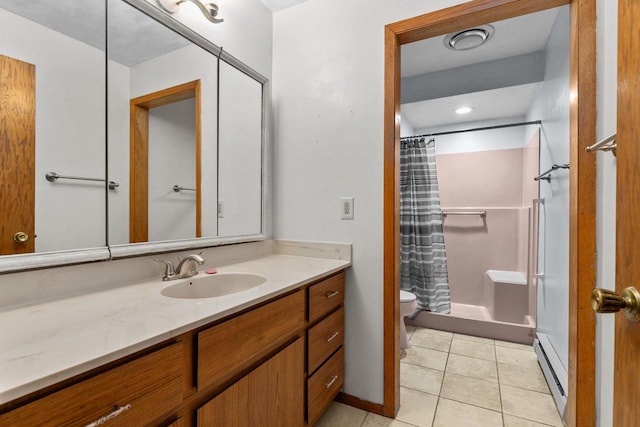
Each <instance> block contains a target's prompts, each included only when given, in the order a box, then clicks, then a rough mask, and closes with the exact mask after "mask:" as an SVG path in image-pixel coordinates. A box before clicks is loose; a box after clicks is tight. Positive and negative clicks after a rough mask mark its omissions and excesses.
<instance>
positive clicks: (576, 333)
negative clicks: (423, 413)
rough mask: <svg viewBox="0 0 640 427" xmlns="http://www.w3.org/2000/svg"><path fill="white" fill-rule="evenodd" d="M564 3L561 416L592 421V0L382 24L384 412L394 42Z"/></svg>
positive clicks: (392, 325) (392, 408) (520, 1)
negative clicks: (564, 372) (566, 85)
mask: <svg viewBox="0 0 640 427" xmlns="http://www.w3.org/2000/svg"><path fill="white" fill-rule="evenodd" d="M565 4H569V5H570V15H571V18H570V21H571V29H570V39H571V44H570V55H569V56H570V71H569V74H570V78H569V79H570V104H569V110H570V137H569V139H570V150H569V152H570V164H571V170H570V179H569V182H570V183H569V188H570V191H569V192H570V202H569V206H570V207H569V211H570V215H569V216H570V220H569V229H570V234H569V248H570V255H569V295H570V299H569V386H568V388H569V390H568V399H569V400H568V403H567V411H566V413H567V415H566V419H567V423H568V424H569V425H593V424H594V422H595V410H594V405H595V379H594V375H593V371H594V369H595V349H594V346H593V342H594V340H595V316H594V314H593V312H591V310H590V309H589V294H590V291H591V289H592V288H593V284H594V283H595V268H594V265H595V262H594V257H595V255H594V254H595V185H594V181H595V159H594V158H593V157H591V156H588V154H587V153H586V152H585V151H584V149H585V148H586V147H587V146H589V145H591V144H592V143H593V142H594V140H595V78H594V76H595V33H594V31H593V28H594V23H595V3H594V2H593V1H591V0H574V1H540V2H530V1H525V0H516V1H509V2H505V1H498V0H479V1H473V2H469V3H466V4H462V5H459V6H455V7H452V8H448V9H444V10H440V11H437V12H433V13H430V14H426V15H422V16H418V17H415V18H411V19H408V20H404V21H400V22H396V23H393V24H390V25H388V26H387V27H386V39H385V54H386V55H385V144H384V153H385V155H384V159H385V161H384V164H385V166H384V168H385V169H384V177H385V178H384V180H385V183H384V206H385V207H384V218H385V224H384V354H385V362H384V376H385V380H384V384H385V387H384V405H383V406H384V414H385V415H387V416H394V415H395V413H396V412H397V409H398V407H399V403H400V402H399V377H400V375H399V358H400V347H399V321H400V313H399V311H400V308H399V298H400V293H399V278H400V260H399V254H400V250H399V248H400V236H399V198H400V197H399V171H400V167H399V165H400V47H401V45H404V44H408V43H412V42H415V41H418V40H424V39H427V38H430V37H435V36H439V35H443V34H448V33H451V32H454V31H461V30H464V29H467V28H471V27H474V26H479V25H483V24H486V23H488V22H495V21H501V20H505V19H509V18H514V17H516V16H520V15H524V14H530V13H534V12H539V11H542V10H546V9H550V8H553V7H557V6H562V5H565Z"/></svg>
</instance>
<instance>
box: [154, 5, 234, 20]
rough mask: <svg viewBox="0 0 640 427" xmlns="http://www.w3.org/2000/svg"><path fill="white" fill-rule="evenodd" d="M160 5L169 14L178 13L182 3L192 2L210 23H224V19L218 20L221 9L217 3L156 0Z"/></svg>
mask: <svg viewBox="0 0 640 427" xmlns="http://www.w3.org/2000/svg"><path fill="white" fill-rule="evenodd" d="M156 1H157V2H158V5H160V7H161V8H162V10H164V11H165V12H167V13H172V14H173V13H176V12H177V11H178V10H179V9H180V5H181V4H182V3H187V2H191V3H193V4H195V5H196V6H198V9H200V12H202V14H203V15H204V16H205V18H207V19H208V20H209V21H211V22H213V23H214V24H219V23H221V22H224V19H221V18H218V17H217V16H218V12H219V8H218V5H217V4H215V3H202V2H201V1H200V0H156Z"/></svg>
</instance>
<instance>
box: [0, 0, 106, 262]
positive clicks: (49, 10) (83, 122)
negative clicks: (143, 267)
mask: <svg viewBox="0 0 640 427" xmlns="http://www.w3.org/2000/svg"><path fill="white" fill-rule="evenodd" d="M87 3H91V4H90V7H87ZM0 40H1V42H0V189H1V191H0V218H1V219H0V255H2V256H0V259H6V258H7V255H15V254H34V253H37V254H42V253H52V252H55V251H70V250H77V249H83V248H96V247H100V246H102V247H104V246H105V244H106V236H105V183H104V180H105V128H106V120H105V54H104V50H105V42H106V38H105V3H104V1H83V2H79V1H74V0H60V1H56V2H47V1H28V2H27V1H22V0H2V1H0ZM47 178H48V179H47ZM113 187H114V188H115V184H114V185H113ZM104 252H107V251H106V249H104ZM94 255H95V254H94ZM10 258H11V259H13V261H12V262H14V263H17V265H20V264H21V263H22V262H23V261H21V260H20V259H22V258H25V257H18V258H19V259H18V260H15V258H16V257H10ZM26 258H33V257H26Z"/></svg>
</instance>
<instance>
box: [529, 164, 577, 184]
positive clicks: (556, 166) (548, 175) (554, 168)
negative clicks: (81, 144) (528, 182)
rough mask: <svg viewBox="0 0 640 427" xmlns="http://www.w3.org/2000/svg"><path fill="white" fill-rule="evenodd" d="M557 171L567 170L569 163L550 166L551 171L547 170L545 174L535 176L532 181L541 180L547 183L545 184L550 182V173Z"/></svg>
mask: <svg viewBox="0 0 640 427" xmlns="http://www.w3.org/2000/svg"><path fill="white" fill-rule="evenodd" d="M558 169H569V163H565V164H564V165H553V166H551V169H549V170H548V171H546V172H543V173H541V174H540V175H538V176H536V177H535V178H533V180H534V181H540V180H541V179H543V180H545V181H547V182H549V183H550V182H551V172H553V171H555V170H558Z"/></svg>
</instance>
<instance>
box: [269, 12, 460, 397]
mask: <svg viewBox="0 0 640 427" xmlns="http://www.w3.org/2000/svg"><path fill="white" fill-rule="evenodd" d="M458 3H462V2H461V1H455V0H438V1H429V2H425V1H422V0H350V1H344V0H308V1H306V2H304V3H302V4H300V5H298V6H295V7H292V8H289V9H285V10H282V11H280V12H277V13H275V14H274V36H273V45H274V50H273V89H272V90H273V104H274V121H275V137H274V190H275V191H274V192H275V194H274V233H275V236H276V237H277V238H281V239H302V240H323V241H337V242H352V243H353V267H352V268H351V269H349V270H348V272H347V283H346V302H345V305H346V322H345V325H346V331H345V338H346V341H345V353H346V354H345V357H346V369H345V375H346V378H345V386H344V391H345V392H346V393H348V394H351V395H354V396H357V397H359V398H362V399H365V400H368V401H371V402H376V403H381V402H382V401H383V357H382V356H383V350H382V346H383V325H382V318H383V308H382V307H383V300H382V294H383V286H382V285H383V280H382V271H383V269H382V267H383V265H382V263H383V259H382V254H383V245H382V237H383V236H382V225H383V218H382V197H383V194H382V182H383V179H382V165H383V161H382V159H383V106H384V94H383V91H384V84H383V83H384V25H385V24H388V23H391V22H395V21H398V20H400V19H404V18H409V17H412V16H416V15H419V14H423V13H427V12H430V11H433V10H437V9H442V8H444V7H448V6H452V5H455V4H458ZM344 196H353V197H354V199H355V200H354V202H355V209H354V213H355V219H354V220H352V221H341V220H340V202H339V199H340V197H344Z"/></svg>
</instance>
